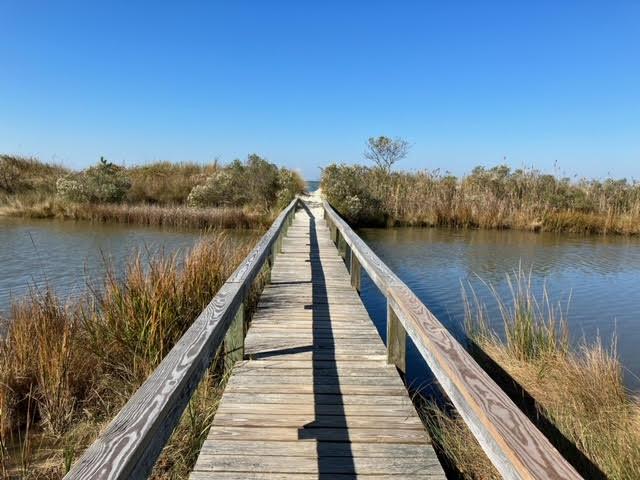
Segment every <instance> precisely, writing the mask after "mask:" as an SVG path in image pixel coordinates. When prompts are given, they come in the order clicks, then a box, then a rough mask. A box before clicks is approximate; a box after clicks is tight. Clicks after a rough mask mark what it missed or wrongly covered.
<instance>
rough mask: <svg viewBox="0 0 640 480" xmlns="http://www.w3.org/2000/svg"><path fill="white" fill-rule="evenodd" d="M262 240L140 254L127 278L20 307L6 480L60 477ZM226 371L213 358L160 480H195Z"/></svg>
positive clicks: (0, 423) (209, 240) (4, 392)
mask: <svg viewBox="0 0 640 480" xmlns="http://www.w3.org/2000/svg"><path fill="white" fill-rule="evenodd" d="M255 238H256V237H255V236H254V237H253V238H252V239H245V240H237V239H232V238H231V237H230V236H227V235H226V234H224V233H223V232H220V231H214V232H211V233H209V234H207V235H206V236H204V237H203V239H202V240H201V241H200V243H198V244H197V245H196V246H195V247H194V248H193V249H192V250H191V251H190V252H188V253H187V254H186V255H184V257H182V256H178V255H168V254H163V253H162V252H159V253H157V254H154V255H153V256H151V257H149V256H147V255H144V254H138V255H134V256H133V257H132V258H131V260H130V262H129V266H128V268H127V271H126V274H125V276H124V278H123V279H117V278H116V277H115V274H113V273H109V274H107V275H106V276H105V278H104V279H103V281H102V284H101V285H91V286H90V287H91V288H89V289H88V293H87V296H86V297H85V298H83V299H80V300H76V301H74V302H73V303H66V302H63V301H61V300H60V299H59V298H57V297H56V295H55V292H54V291H53V290H52V289H48V290H45V291H35V290H34V291H33V292H32V293H31V295H29V296H27V297H26V298H23V299H20V300H18V301H17V302H15V303H14V304H13V307H12V310H11V313H10V314H9V316H8V318H6V319H3V320H4V324H5V333H4V337H3V338H2V341H1V343H0V476H2V477H3V478H50V479H54V478H61V477H62V476H63V475H64V473H65V472H66V471H67V470H68V468H69V467H70V466H71V464H72V462H73V461H74V460H75V459H77V457H78V456H79V455H80V454H81V453H82V451H83V450H84V449H85V448H86V447H87V446H88V445H89V444H90V443H91V442H92V441H93V440H94V439H95V437H96V436H97V435H98V433H99V431H100V429H101V428H102V427H104V426H105V425H106V424H107V423H108V422H109V420H110V419H111V418H112V417H113V416H114V415H115V414H116V413H117V412H118V411H119V410H120V408H121V407H122V406H123V405H124V404H125V402H126V401H127V400H128V399H129V398H130V397H131V395H132V394H133V392H135V390H136V389H137V388H138V387H139V386H140V385H141V384H142V382H143V381H144V380H145V379H146V378H147V376H148V375H149V374H150V373H151V372H152V371H153V369H154V368H155V367H156V366H157V365H158V363H159V362H160V360H161V359H162V358H163V357H164V356H165V355H166V353H167V352H168V351H169V350H170V349H171V347H172V346H173V344H174V343H175V342H176V341H177V340H178V339H179V338H180V337H181V336H182V334H183V333H184V332H185V331H186V329H187V328H188V327H189V326H190V325H191V323H192V322H193V320H194V319H195V318H196V317H197V316H198V315H199V314H200V312H201V311H202V310H203V309H204V307H205V306H206V305H207V304H208V303H209V302H210V301H211V299H212V298H213V297H214V295H215V294H216V292H217V291H218V289H219V288H220V286H221V285H222V284H223V283H224V282H225V280H226V279H227V277H228V276H229V275H230V274H231V272H232V271H233V269H234V268H235V267H236V266H237V265H238V263H239V262H240V261H241V260H242V259H243V258H244V257H245V256H246V255H247V253H248V252H249V250H250V248H251V247H252V245H253V243H254V242H255ZM261 281H262V279H260V280H259V281H258V283H259V282H261ZM259 290H260V289H259V286H257V287H256V288H255V292H254V294H253V295H252V298H253V299H254V300H255V298H256V295H257V292H258V291H259ZM251 308H252V305H251V302H249V305H247V309H248V310H250V309H251ZM245 318H248V315H247V316H246V317H245ZM222 364H223V362H220V361H215V362H214V365H213V366H212V367H211V369H210V374H209V375H208V376H207V377H206V378H205V380H203V382H202V384H201V385H200V387H199V388H198V391H197V393H196V394H195V396H194V398H193V399H192V401H191V403H190V406H189V407H188V408H187V410H186V411H185V413H184V416H183V418H182V420H181V422H180V424H179V426H178V428H177V430H176V431H175V432H174V434H173V437H172V440H171V441H170V443H169V444H168V445H167V447H166V448H165V453H164V454H163V455H162V457H161V458H160V460H159V461H158V463H157V465H156V467H155V472H154V478H186V476H187V474H188V472H189V471H190V468H191V467H192V465H193V463H194V462H195V458H196V455H197V452H198V451H199V448H200V445H201V443H202V441H204V437H205V436H206V432H207V430H208V426H209V424H210V421H211V419H212V418H213V413H214V412H215V409H216V405H217V399H218V397H219V396H220V395H221V393H222V389H223V387H224V381H225V372H224V369H223V367H222Z"/></svg>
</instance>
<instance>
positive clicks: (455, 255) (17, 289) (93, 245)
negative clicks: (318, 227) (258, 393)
mask: <svg viewBox="0 0 640 480" xmlns="http://www.w3.org/2000/svg"><path fill="white" fill-rule="evenodd" d="M360 234H361V235H362V237H363V238H364V239H365V240H366V241H367V243H368V244H369V245H370V246H371V247H372V248H373V250H374V251H375V252H376V253H377V254H378V255H379V256H380V257H381V258H382V259H383V260H384V261H385V262H386V263H387V264H388V265H389V266H390V267H391V268H392V269H393V270H394V271H395V272H396V273H397V274H398V275H399V276H400V277H401V278H402V279H403V280H404V281H405V282H406V283H407V284H408V285H409V286H410V287H411V288H412V289H413V291H414V292H415V293H416V294H417V295H418V296H419V297H420V299H421V300H422V301H423V302H424V303H425V304H426V305H427V306H428V307H429V308H430V309H431V310H432V311H433V313H434V314H436V316H437V317H438V318H439V319H440V320H441V321H442V322H443V323H445V324H446V325H447V326H448V327H449V328H450V329H451V330H452V331H454V332H455V333H456V334H459V333H460V325H461V323H462V320H463V303H462V296H461V285H462V283H465V284H466V282H468V281H471V282H472V283H473V284H474V286H475V287H476V290H477V292H478V294H479V295H480V296H481V297H482V298H483V299H484V301H485V302H486V303H487V307H488V310H489V313H490V317H491V318H492V319H494V322H495V325H496V326H497V327H500V326H501V324H500V319H499V315H498V314H497V311H496V305H495V302H493V301H492V298H491V295H490V294H489V292H488V291H487V289H486V287H484V286H483V285H482V283H481V282H480V281H479V280H478V277H480V278H482V279H483V280H484V281H486V282H490V283H492V284H494V285H496V287H497V289H498V290H499V291H501V292H503V293H505V294H506V293H507V285H506V281H505V275H506V274H507V273H511V272H513V271H514V270H516V269H517V268H518V265H519V264H520V263H521V264H522V265H523V268H525V269H526V270H527V271H528V270H529V268H531V271H532V277H533V284H534V288H535V289H536V290H537V291H538V292H540V291H541V289H542V286H543V285H544V284H545V283H546V286H547V290H548V291H549V293H550V294H551V297H552V300H553V301H554V302H560V303H561V304H562V306H563V307H564V308H565V309H566V308H567V304H568V302H569V300H570V303H569V304H568V319H569V324H570V327H571V331H572V334H573V338H574V340H579V339H580V338H582V337H586V338H587V339H593V338H595V337H596V336H597V335H598V334H599V335H600V336H601V337H602V338H603V339H604V341H605V342H609V341H610V340H611V338H612V335H613V334H614V332H616V333H617V338H618V346H617V348H618V354H619V356H620V358H621V360H622V363H623V364H624V366H625V367H626V369H627V371H626V379H627V383H628V385H629V386H630V387H631V388H633V389H635V390H640V379H638V376H640V349H639V348H638V345H640V313H639V312H640V291H639V286H640V239H630V238H623V237H578V236H576V237H574V236H567V235H554V234H534V233H527V232H514V231H480V230H478V231H462V230H460V231H458V230H439V229H418V228H416V229H413V228H401V229H387V230H382V229H365V230H362V231H361V232H360ZM239 235H242V233H240V234H239ZM199 238H200V234H199V233H197V232H182V231H171V230H162V229H157V228H149V227H132V226H126V225H101V224H89V223H80V222H77V223H76V222H59V221H47V220H33V221H29V220H26V221H25V220H18V219H3V218H0V314H6V313H7V312H8V310H9V305H10V302H11V298H12V297H21V296H22V295H24V294H25V293H26V292H27V291H28V289H29V287H30V286H36V287H40V288H41V287H43V286H44V285H46V284H47V283H48V284H49V285H52V286H53V287H54V288H55V290H56V292H57V293H58V294H59V295H60V296H61V297H63V298H66V297H68V296H74V295H78V294H80V293H82V292H84V291H85V288H86V284H87V280H91V279H94V280H96V279H100V278H101V277H102V276H103V273H104V265H105V263H104V258H105V257H106V258H109V259H110V261H111V263H112V264H113V265H114V266H115V268H116V271H118V272H120V273H121V272H122V271H123V270H124V268H125V265H126V260H127V258H128V257H130V256H131V255H132V254H133V253H134V252H135V251H136V250H145V249H146V250H148V251H149V252H155V251H158V250H159V249H164V251H165V252H174V251H178V250H179V251H185V250H187V249H189V248H190V247H192V246H193V245H194V244H195V242H196V241H197V240H198V239H199ZM362 295H363V299H364V301H365V305H366V306H367V308H368V309H369V311H370V313H371V314H372V317H373V318H374V321H375V322H376V325H377V326H378V328H379V330H380V331H381V334H382V335H383V337H384V334H385V312H386V306H385V301H384V298H383V297H382V296H381V295H380V293H379V292H378V291H377V289H376V287H375V286H374V285H373V284H372V283H371V282H370V281H369V280H368V279H367V278H366V275H364V276H363V292H362ZM409 354H410V357H409V377H410V379H411V380H412V381H413V382H414V384H422V383H427V382H428V381H429V379H428V378H427V377H426V376H425V375H424V374H423V372H425V370H426V369H425V367H424V365H423V364H422V361H421V358H420V356H419V354H418V353H417V352H416V351H415V349H414V348H413V347H412V346H410V352H409Z"/></svg>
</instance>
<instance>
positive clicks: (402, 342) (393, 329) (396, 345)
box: [387, 300, 407, 373]
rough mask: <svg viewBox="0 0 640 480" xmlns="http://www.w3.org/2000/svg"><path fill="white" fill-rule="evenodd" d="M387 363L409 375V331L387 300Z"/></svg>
mask: <svg viewBox="0 0 640 480" xmlns="http://www.w3.org/2000/svg"><path fill="white" fill-rule="evenodd" d="M387 363H388V364H391V365H395V366H396V368H397V369H398V370H400V371H401V372H402V373H407V331H406V330H405V329H404V327H403V326H402V323H401V322H400V320H399V319H398V316H397V315H396V313H395V312H394V311H393V308H392V307H391V305H389V301H388V300H387Z"/></svg>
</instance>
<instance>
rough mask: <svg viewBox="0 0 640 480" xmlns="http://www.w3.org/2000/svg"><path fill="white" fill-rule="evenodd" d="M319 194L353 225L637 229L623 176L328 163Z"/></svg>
mask: <svg viewBox="0 0 640 480" xmlns="http://www.w3.org/2000/svg"><path fill="white" fill-rule="evenodd" d="M322 191H323V193H324V194H325V195H326V196H327V199H328V200H329V202H330V203H331V204H332V205H333V206H334V207H335V208H336V209H337V210H338V212H339V213H340V214H341V215H343V216H344V217H345V218H346V219H347V220H348V221H349V222H350V223H352V224H354V225H357V226H383V225H413V226H446V227H456V228H515V229H523V230H532V231H540V230H542V231H553V232H573V233H603V234H604V233H619V234H639V233H640V184H638V183H636V182H628V181H627V180H613V179H607V180H604V181H599V180H586V179H583V180H579V181H572V180H570V179H568V178H558V177H556V176H553V175H548V174H544V173H542V172H540V171H537V170H522V169H518V170H511V169H510V168H509V167H507V166H504V165H502V166H497V167H494V168H490V169H487V168H484V167H476V168H475V169H474V170H473V171H472V172H471V174H469V175H467V176H465V177H461V178H457V177H454V176H451V175H448V174H441V173H440V172H439V171H437V170H435V171H428V170H421V171H418V172H414V173H411V172H391V173H388V172H385V171H383V170H381V169H379V168H369V167H365V166H360V165H353V166H352V165H338V164H332V165H329V166H328V167H326V168H325V169H324V170H323V173H322Z"/></svg>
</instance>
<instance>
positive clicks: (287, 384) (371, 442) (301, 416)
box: [191, 203, 445, 480]
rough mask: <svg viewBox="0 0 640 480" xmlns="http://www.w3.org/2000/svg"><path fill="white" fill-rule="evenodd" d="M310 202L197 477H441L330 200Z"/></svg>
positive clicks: (279, 260) (277, 266) (286, 245)
mask: <svg viewBox="0 0 640 480" xmlns="http://www.w3.org/2000/svg"><path fill="white" fill-rule="evenodd" d="M307 205H308V208H305V209H301V210H299V211H298V212H297V213H296V216H295V219H294V222H293V224H292V225H291V227H290V228H289V230H288V233H287V236H286V237H285V238H284V240H283V242H282V253H280V254H278V255H277V256H276V259H275V263H274V265H273V268H272V271H271V283H270V284H269V285H268V286H266V287H265V289H264V292H263V294H262V296H261V298H260V302H259V305H258V309H257V311H256V313H255V314H254V317H253V321H252V324H251V327H250V329H249V332H248V334H247V337H246V340H245V360H244V361H241V362H238V363H237V364H236V366H235V367H234V370H233V374H232V377H231V378H230V380H229V382H228V385H227V387H226V389H225V393H224V394H223V396H222V399H221V403H220V406H219V408H218V412H217V414H216V417H215V418H214V423H213V426H212V428H211V430H210V432H209V435H208V437H207V440H206V441H205V443H204V445H203V447H202V450H201V452H200V456H199V458H198V461H197V463H196V466H195V468H194V471H193V472H192V474H191V479H192V480H205V479H210V478H211V479H212V478H216V479H218V478H224V479H232V478H242V479H247V478H253V479H256V480H259V479H265V480H266V479H269V480H276V479H284V478H291V479H300V480H302V479H304V480H307V479H315V478H335V479H338V480H342V479H351V478H357V477H358V476H359V475H364V476H366V478H367V479H368V480H376V479H380V480H382V479H388V478H394V479H399V478H438V479H444V478H445V477H444V473H443V471H442V468H441V466H440V463H439V462H438V459H437V457H436V454H435V452H434V450H433V448H432V446H431V444H430V439H429V437H428V435H427V433H426V432H425V430H424V427H423V425H422V423H421V421H420V419H419V417H418V415H417V413H416V411H415V409H414V407H413V404H412V403H411V400H410V398H409V396H408V393H407V390H406V388H405V387H404V384H403V383H402V381H401V380H400V377H399V376H398V373H397V371H396V369H395V367H393V366H390V365H388V364H387V351H386V348H385V346H384V344H383V342H382V340H381V339H380V336H379V335H378V332H377V330H376V328H375V326H374V325H373V323H372V321H371V319H370V317H369V315H368V314H367V311H366V309H365V308H364V306H363V304H362V302H361V301H360V297H359V296H358V294H357V292H356V290H355V289H354V288H353V287H352V282H351V276H350V274H349V272H348V270H347V267H346V266H345V263H344V261H343V260H342V258H340V256H339V254H338V250H337V249H336V247H335V245H334V244H333V242H332V241H331V239H330V235H329V229H328V228H327V226H326V225H325V223H324V221H323V220H322V208H321V206H320V205H318V204H311V203H309V204H307Z"/></svg>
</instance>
